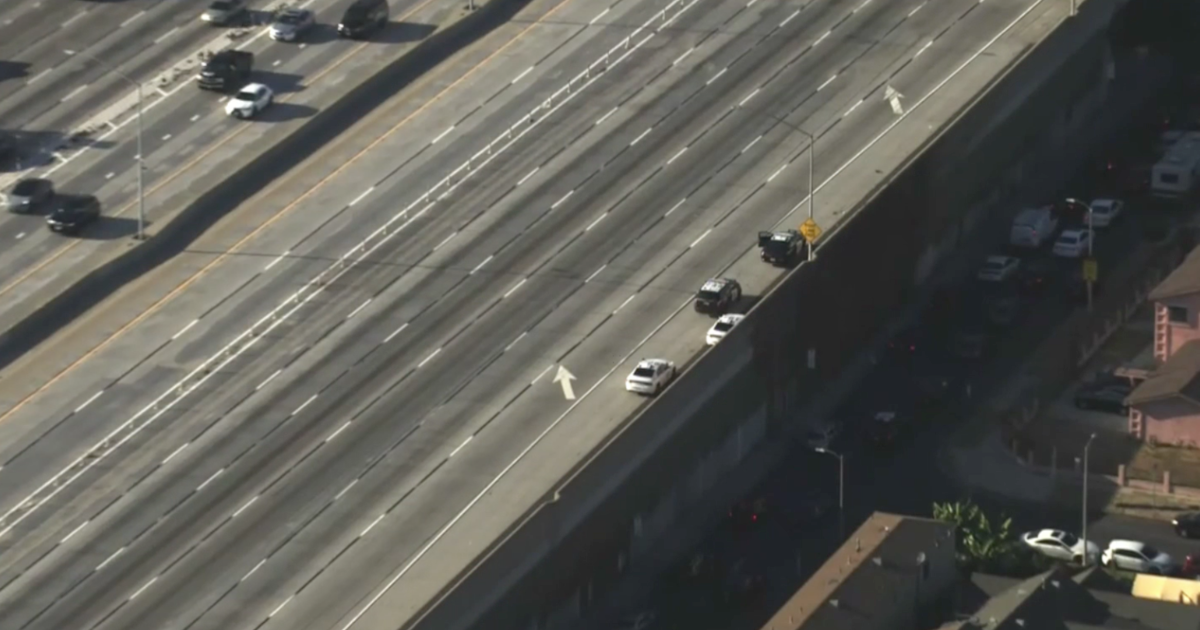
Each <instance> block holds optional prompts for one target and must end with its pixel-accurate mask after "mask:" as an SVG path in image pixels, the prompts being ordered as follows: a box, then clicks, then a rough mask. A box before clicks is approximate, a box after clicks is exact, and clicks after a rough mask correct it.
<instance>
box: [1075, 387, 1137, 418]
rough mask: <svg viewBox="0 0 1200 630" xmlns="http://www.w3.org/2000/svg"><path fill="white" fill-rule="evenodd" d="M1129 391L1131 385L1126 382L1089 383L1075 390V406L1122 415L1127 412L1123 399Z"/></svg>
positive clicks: (1130, 391)
mask: <svg viewBox="0 0 1200 630" xmlns="http://www.w3.org/2000/svg"><path fill="white" fill-rule="evenodd" d="M1131 393H1133V387H1132V386H1131V385H1129V384H1128V383H1104V382H1101V383H1089V384H1087V385H1084V386H1081V387H1080V388H1079V391H1077V392H1075V406H1076V407H1078V408H1080V409H1088V410H1095V411H1104V412H1107V413H1113V414H1117V415H1122V416H1123V415H1126V414H1128V413H1129V407H1128V406H1127V405H1126V404H1125V399H1126V398H1128V397H1129V394H1131Z"/></svg>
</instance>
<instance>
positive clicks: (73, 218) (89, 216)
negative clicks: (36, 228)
mask: <svg viewBox="0 0 1200 630" xmlns="http://www.w3.org/2000/svg"><path fill="white" fill-rule="evenodd" d="M99 219H100V200H99V199H97V198H95V197H93V196H91V195H80V196H73V197H69V198H67V199H66V200H65V201H64V202H63V203H62V205H60V206H59V207H57V208H55V209H54V210H53V211H52V212H51V213H50V215H49V216H47V217H46V225H47V226H48V227H49V228H50V230H51V231H54V232H58V233H60V234H67V235H75V234H79V233H80V232H82V231H83V230H84V228H86V227H87V226H89V225H91V224H92V223H95V222H96V221H98V220H99Z"/></svg>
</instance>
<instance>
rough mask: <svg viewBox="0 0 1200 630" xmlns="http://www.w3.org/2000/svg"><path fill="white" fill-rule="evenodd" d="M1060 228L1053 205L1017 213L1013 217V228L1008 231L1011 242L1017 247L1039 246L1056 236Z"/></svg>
mask: <svg viewBox="0 0 1200 630" xmlns="http://www.w3.org/2000/svg"><path fill="white" fill-rule="evenodd" d="M1057 230H1058V217H1056V216H1054V209H1053V208H1052V207H1051V206H1042V207H1041V208H1026V209H1024V210H1022V211H1021V212H1019V213H1017V218H1015V219H1013V224H1012V230H1010V231H1009V233H1008V242H1009V244H1011V245H1013V246H1015V247H1030V248H1034V249H1036V248H1038V247H1041V246H1042V244H1043V243H1045V242H1046V241H1048V240H1050V239H1051V238H1053V237H1054V232H1055V231H1057Z"/></svg>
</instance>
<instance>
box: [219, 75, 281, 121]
mask: <svg viewBox="0 0 1200 630" xmlns="http://www.w3.org/2000/svg"><path fill="white" fill-rule="evenodd" d="M274 100H275V94H274V93H273V92H271V88H269V87H267V86H265V85H263V84H262V83H251V84H249V85H247V86H245V87H243V88H242V89H241V90H238V93H237V94H234V95H233V97H232V98H230V99H229V102H227V103H225V113H226V114H228V115H230V116H233V117H234V118H241V119H243V120H245V119H249V118H254V116H256V115H257V114H258V113H259V112H261V111H263V110H264V109H266V108H268V107H270V106H271V103H272V102H274Z"/></svg>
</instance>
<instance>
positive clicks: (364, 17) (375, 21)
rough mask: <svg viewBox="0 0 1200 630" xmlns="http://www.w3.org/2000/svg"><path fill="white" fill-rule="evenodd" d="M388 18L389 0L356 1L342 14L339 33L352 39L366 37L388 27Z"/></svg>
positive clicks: (338, 28)
mask: <svg viewBox="0 0 1200 630" xmlns="http://www.w3.org/2000/svg"><path fill="white" fill-rule="evenodd" d="M388 17H389V12H388V3H387V0H354V2H351V3H350V6H348V7H346V12H345V13H343V14H342V21H341V22H338V27H337V32H338V35H339V36H341V37H348V38H350V39H359V38H362V37H366V36H368V35H370V34H371V33H374V32H376V31H378V30H380V29H382V28H383V27H385V26H387V23H388Z"/></svg>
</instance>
